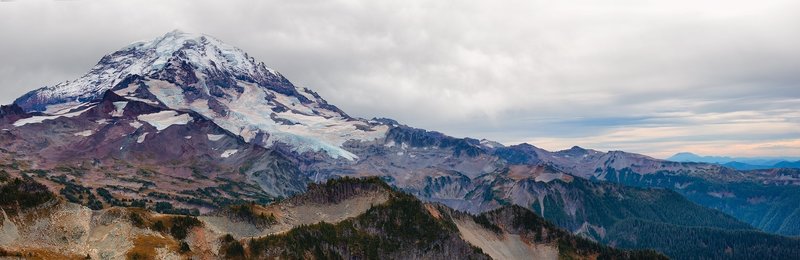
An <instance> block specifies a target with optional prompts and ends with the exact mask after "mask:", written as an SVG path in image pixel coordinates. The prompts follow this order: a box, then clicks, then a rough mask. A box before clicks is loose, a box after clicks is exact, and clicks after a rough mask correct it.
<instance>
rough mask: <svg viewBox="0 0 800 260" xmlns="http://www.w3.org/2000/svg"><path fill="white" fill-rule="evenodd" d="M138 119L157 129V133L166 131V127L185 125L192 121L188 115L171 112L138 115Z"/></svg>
mask: <svg viewBox="0 0 800 260" xmlns="http://www.w3.org/2000/svg"><path fill="white" fill-rule="evenodd" d="M138 119H139V120H142V121H145V122H147V123H148V124H150V125H152V126H153V127H155V128H156V129H158V131H162V130H164V129H167V127H170V126H172V125H185V124H188V123H189V122H191V121H192V117H191V116H189V114H179V113H178V112H175V111H172V110H167V111H161V112H158V113H153V114H146V115H140V116H139V117H138Z"/></svg>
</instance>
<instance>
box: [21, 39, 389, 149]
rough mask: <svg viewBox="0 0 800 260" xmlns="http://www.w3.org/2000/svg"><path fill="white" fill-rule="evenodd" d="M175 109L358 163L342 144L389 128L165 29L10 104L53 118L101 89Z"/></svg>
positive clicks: (220, 46) (231, 50)
mask: <svg viewBox="0 0 800 260" xmlns="http://www.w3.org/2000/svg"><path fill="white" fill-rule="evenodd" d="M109 90H111V91H114V92H115V93H116V94H117V95H120V96H122V97H124V98H127V99H130V100H137V101H143V102H146V103H150V104H153V105H159V106H163V107H166V108H169V109H175V110H192V111H194V112H197V113H199V114H201V115H203V116H204V117H207V118H210V119H212V120H213V121H214V122H215V123H216V124H218V125H219V126H221V127H223V128H224V129H226V130H228V131H230V132H232V133H234V134H237V135H239V136H241V137H242V138H243V139H244V140H245V141H248V142H251V143H255V144H258V145H262V146H265V147H270V146H272V145H274V144H276V143H282V144H285V145H287V146H289V147H290V148H291V149H292V150H294V151H296V152H299V153H303V152H326V153H327V154H329V155H330V156H332V157H334V158H338V157H342V158H346V159H350V160H354V159H355V158H357V157H356V156H355V155H354V154H352V153H350V152H348V151H346V150H344V149H343V148H341V147H342V145H343V144H344V143H345V142H346V141H349V140H361V141H371V140H375V139H378V138H381V137H383V136H384V135H385V133H386V130H387V129H388V126H385V125H382V124H379V123H373V122H369V121H366V120H363V119H354V118H351V117H349V116H348V115H347V114H345V113H344V112H342V111H341V110H339V109H338V108H337V107H335V106H333V105H329V104H328V103H327V102H326V101H325V100H324V99H322V98H321V97H320V96H319V95H317V94H316V93H315V92H313V91H311V90H309V89H306V88H298V87H295V86H294V85H293V84H292V83H291V82H289V80H287V79H286V78H284V77H283V76H282V75H280V73H278V72H276V71H274V70H272V69H270V68H267V67H266V66H265V65H264V64H263V63H261V62H258V61H256V60H255V59H254V58H252V57H250V56H249V55H247V53H245V52H244V51H242V50H241V49H238V48H236V47H234V46H231V45H228V44H225V43H223V42H222V41H220V40H218V39H216V38H214V37H211V36H208V35H203V34H192V33H185V32H182V31H178V30H175V31H171V32H169V33H167V34H165V35H163V36H160V37H157V38H155V39H153V40H151V41H142V42H136V43H133V44H130V45H128V46H126V47H124V48H122V49H120V50H119V51H116V52H114V53H112V54H110V55H106V56H105V57H103V58H102V59H101V60H100V62H98V63H97V65H96V66H95V67H94V68H92V69H91V70H90V71H89V72H88V73H87V74H86V75H84V76H82V77H81V78H79V79H77V80H74V81H67V82H63V83H60V84H57V85H55V86H50V87H44V88H41V89H38V90H34V91H32V92H30V93H28V94H26V95H24V96H22V97H20V98H19V99H17V100H16V101H15V104H17V105H18V106H19V107H21V108H23V109H24V110H26V111H38V112H44V114H47V115H56V114H61V113H65V112H69V111H73V110H76V109H77V108H79V107H84V106H86V105H87V104H86V103H89V102H92V101H93V100H97V99H98V98H100V97H101V96H102V95H103V93H105V92H106V91H109Z"/></svg>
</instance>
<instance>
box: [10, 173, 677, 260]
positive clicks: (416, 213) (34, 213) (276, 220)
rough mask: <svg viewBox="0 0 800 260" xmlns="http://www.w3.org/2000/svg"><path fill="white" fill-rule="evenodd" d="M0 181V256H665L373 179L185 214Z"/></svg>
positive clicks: (508, 210) (511, 210)
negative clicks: (458, 207) (474, 210)
mask: <svg viewBox="0 0 800 260" xmlns="http://www.w3.org/2000/svg"><path fill="white" fill-rule="evenodd" d="M8 177H9V176H4V180H3V181H2V182H0V192H2V195H3V196H2V197H0V198H2V200H1V201H0V208H1V209H2V210H3V215H2V229H0V257H5V256H11V257H14V256H24V257H30V258H44V259H56V258H59V259H64V258H84V256H85V258H101V259H116V258H128V259H153V258H158V259H167V258H227V259H241V258H245V257H246V258H248V259H251V258H252V259H271V258H273V257H280V258H313V259H330V258H340V259H342V258H349V259H352V258H370V259H378V258H380V259H384V258H410V257H412V256H415V257H417V258H424V259H449V258H458V259H466V258H470V259H489V258H490V257H493V258H496V259H527V258H529V257H533V256H536V257H540V258H548V259H554V258H559V257H560V258H564V257H567V258H571V259H590V258H595V257H599V258H603V259H642V258H647V259H665V258H666V257H663V256H662V255H659V254H657V253H655V252H652V251H623V250H617V249H613V248H610V247H607V246H602V245H600V244H597V243H594V242H591V241H588V240H586V239H583V238H580V237H577V236H574V235H572V234H570V233H568V232H566V231H563V230H561V229H558V228H556V227H555V226H554V225H552V224H550V223H547V222H546V221H544V220H542V219H541V218H539V217H538V216H536V215H535V214H533V213H531V212H530V211H527V210H525V209H523V208H520V207H510V206H509V207H504V208H501V209H498V210H495V211H493V212H490V213H487V214H484V215H481V216H473V215H469V214H465V213H461V212H458V211H454V210H452V209H449V208H447V207H445V206H442V205H438V204H430V203H423V202H421V201H419V200H417V199H416V198H414V197H413V196H410V195H407V194H404V193H402V192H398V191H395V190H392V189H391V188H390V187H389V186H388V185H386V184H385V183H383V182H382V181H381V180H379V179H377V178H368V179H348V178H344V179H336V180H331V181H328V182H326V183H324V184H321V185H312V186H311V187H310V188H309V189H308V192H306V193H303V194H299V195H297V196H294V197H291V198H289V199H287V200H285V201H281V202H277V203H274V204H271V205H269V206H263V205H258V204H243V205H236V206H231V207H229V208H226V209H224V210H221V211H219V212H215V213H213V214H210V215H204V216H200V217H186V216H178V215H169V214H159V213H155V212H151V211H147V210H143V209H140V208H111V209H104V210H90V209H88V208H85V207H82V206H80V205H77V204H73V203H70V202H66V201H63V200H61V199H58V198H56V197H55V194H51V193H49V192H48V191H47V187H45V186H44V185H42V184H39V183H37V182H35V181H34V180H32V179H19V178H16V179H9V178H8ZM15 202H16V203H15ZM310 212H313V213H316V214H307V213H310ZM254 231H257V232H254ZM54 232H58V234H59V235H57V236H53V234H54Z"/></svg>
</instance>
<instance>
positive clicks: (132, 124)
mask: <svg viewBox="0 0 800 260" xmlns="http://www.w3.org/2000/svg"><path fill="white" fill-rule="evenodd" d="M128 124H129V125H131V127H133V128H139V127H142V126H143V124H142V122H139V121H133V122H130V123H128Z"/></svg>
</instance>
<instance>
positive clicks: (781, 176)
mask: <svg viewBox="0 0 800 260" xmlns="http://www.w3.org/2000/svg"><path fill="white" fill-rule="evenodd" d="M506 149H511V150H512V151H514V152H516V153H518V154H517V155H515V156H517V157H519V156H521V155H519V154H524V155H525V156H528V157H530V158H536V159H537V160H541V161H544V162H547V163H551V164H553V165H554V167H555V168H557V169H560V170H563V171H566V172H570V173H572V174H575V175H577V176H582V177H583V178H586V179H596V180H604V181H610V182H615V183H620V184H624V185H627V186H635V187H643V188H663V189H670V190H673V191H676V192H678V193H680V194H681V195H683V196H684V197H686V198H687V199H689V200H691V201H692V202H695V203H697V204H700V205H703V206H706V207H710V208H714V209H717V210H720V211H722V212H725V213H727V214H730V215H731V216H734V217H736V218H737V219H739V220H742V221H744V222H747V223H749V224H750V225H752V226H754V227H757V228H759V229H761V230H764V231H768V232H773V233H778V234H783V235H789V236H797V235H800V226H799V225H797V223H800V189H798V185H800V169H764V170H752V171H737V170H734V169H731V168H727V167H723V166H720V165H718V164H705V163H686V162H672V161H665V160H658V159H655V158H651V157H647V156H643V155H638V154H631V153H626V152H621V151H611V152H607V153H604V152H599V151H593V150H586V149H582V148H573V149H570V150H565V151H559V152H549V151H545V150H542V149H538V148H535V147H534V148H531V147H526V146H512V147H510V148H506ZM504 153H507V154H513V153H512V152H508V151H505V152H504Z"/></svg>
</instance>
